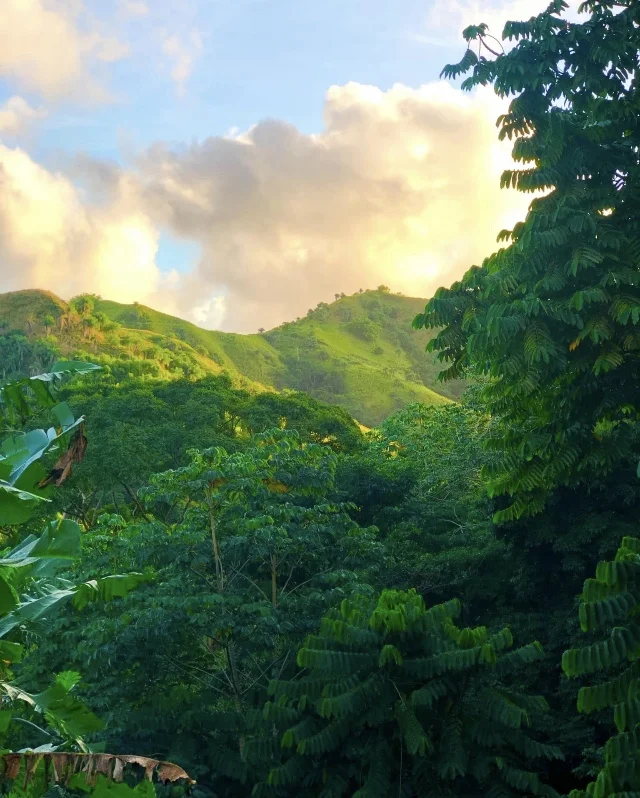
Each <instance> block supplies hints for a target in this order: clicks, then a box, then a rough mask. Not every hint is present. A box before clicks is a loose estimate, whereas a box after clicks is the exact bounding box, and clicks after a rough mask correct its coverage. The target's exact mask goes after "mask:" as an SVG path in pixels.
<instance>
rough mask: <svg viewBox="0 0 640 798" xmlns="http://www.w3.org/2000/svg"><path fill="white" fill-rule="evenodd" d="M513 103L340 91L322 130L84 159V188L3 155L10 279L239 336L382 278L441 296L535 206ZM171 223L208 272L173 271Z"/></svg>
mask: <svg viewBox="0 0 640 798" xmlns="http://www.w3.org/2000/svg"><path fill="white" fill-rule="evenodd" d="M499 112H500V108H499V107H498V105H497V101H496V99H495V97H494V96H493V94H491V93H490V92H480V93H478V94H476V95H472V96H470V95H463V94H461V93H460V92H459V91H457V90H455V89H453V88H452V87H450V86H449V85H447V84H445V83H433V84H429V85H426V86H423V87H421V88H419V89H411V88H408V87H406V86H402V85H397V86H394V87H393V88H391V89H390V90H388V91H386V92H385V91H381V90H379V89H377V88H375V87H372V86H364V85H360V84H355V83H350V84H347V85H344V86H334V87H332V88H331V89H330V90H329V91H328V93H327V97H326V105H325V125H324V130H323V131H322V132H321V133H318V134H315V135H307V134H304V133H302V132H300V131H299V130H297V129H296V128H295V127H293V126H291V125H289V124H287V123H286V122H282V121H278V120H266V121H263V122H261V123H259V124H258V125H256V126H255V127H253V128H251V129H250V130H248V131H246V132H244V133H241V134H235V135H234V136H229V137H212V138H209V139H206V140H204V141H201V142H198V143H194V144H191V145H189V146H184V147H181V148H175V147H170V146H169V145H167V144H165V143H158V144H156V145H155V146H153V147H152V148H151V149H150V150H148V151H147V152H145V153H143V154H142V155H141V156H140V158H139V160H138V162H137V163H136V164H135V165H133V166H131V167H130V168H128V169H120V168H117V167H113V166H109V165H106V164H103V163H97V162H95V161H91V160H87V159H84V160H83V161H81V162H79V163H78V165H77V169H78V170H79V173H80V176H81V177H82V178H83V181H82V183H83V185H84V186H85V187H86V188H85V191H84V192H81V191H80V190H79V189H78V188H76V187H75V185H74V183H73V182H71V180H70V178H69V177H68V176H63V175H60V174H53V173H51V172H47V171H46V170H44V169H43V168H41V167H40V166H38V165H36V164H35V163H33V161H31V160H30V159H29V157H28V156H27V155H26V154H25V153H23V152H21V151H19V150H11V149H8V148H6V147H0V170H1V172H0V180H1V185H0V240H1V242H2V243H1V245H0V247H1V250H0V257H1V258H2V260H1V262H2V263H3V264H4V265H3V267H2V274H1V275H0V289H2V290H11V289H12V288H19V287H33V286H37V287H42V288H49V289H51V290H53V291H56V292H58V293H59V294H61V295H63V296H69V295H71V294H73V293H76V292H78V291H80V290H84V291H86V290H91V291H96V292H98V293H100V294H102V295H103V296H108V297H110V298H113V299H118V300H122V301H131V300H133V299H137V300H138V301H141V302H147V303H149V304H154V305H155V306H156V307H160V308H162V309H165V310H167V311H169V312H175V313H180V314H181V315H183V316H188V317H191V318H194V319H196V320H197V321H198V322H199V323H202V324H204V325H205V326H207V325H210V326H214V325H215V326H218V325H219V324H220V322H221V323H222V326H223V328H224V329H228V330H238V331H251V330H255V329H256V328H258V327H261V326H262V327H270V326H273V325H275V324H278V323H280V322H282V321H284V320H287V319H290V318H294V317H296V316H297V315H302V314H304V313H305V312H306V310H307V309H308V308H310V307H313V306H315V305H316V304H317V302H318V301H320V300H328V299H330V298H332V296H333V294H334V293H335V292H339V291H345V292H347V293H350V292H353V291H357V290H358V289H359V288H361V287H362V288H367V287H372V286H376V285H378V284H380V283H385V284H387V285H389V286H390V287H391V288H392V289H393V290H399V291H403V292H405V293H408V294H413V295H418V296H425V297H427V296H429V295H431V294H432V293H433V291H434V290H435V289H436V288H437V287H438V286H439V285H443V284H448V283H450V282H451V281H453V280H455V279H457V278H458V277H460V275H461V274H462V273H463V272H464V271H465V270H466V269H467V268H468V267H469V266H470V265H471V264H472V263H475V262H478V261H479V260H481V259H482V258H483V257H484V256H485V255H487V254H489V252H491V251H492V250H493V249H494V248H495V237H496V234H497V233H498V232H499V230H500V229H502V228H503V227H508V226H511V225H512V224H513V223H514V222H515V221H516V220H517V219H519V218H521V217H522V215H523V214H524V212H525V209H526V202H527V199H526V198H525V197H522V196H521V195H518V194H516V193H514V192H506V191H501V190H500V189H499V187H498V185H499V183H498V181H499V175H500V172H501V171H502V169H503V168H504V167H505V166H506V165H507V164H508V163H509V145H508V144H506V145H503V144H500V143H498V141H497V134H496V129H495V119H496V117H497V115H498V113H499ZM163 229H164V230H166V231H167V232H169V233H171V234H172V235H174V236H177V237H182V238H184V239H188V240H192V241H196V242H197V243H199V245H200V248H201V252H202V257H201V259H200V262H199V263H198V265H197V267H196V268H195V269H192V270H191V271H190V272H187V273H179V272H177V271H176V272H174V273H172V274H169V275H163V274H161V273H160V271H159V270H158V267H157V265H156V260H155V258H156V251H157V246H158V238H159V231H161V230H163ZM221 315H222V319H221Z"/></svg>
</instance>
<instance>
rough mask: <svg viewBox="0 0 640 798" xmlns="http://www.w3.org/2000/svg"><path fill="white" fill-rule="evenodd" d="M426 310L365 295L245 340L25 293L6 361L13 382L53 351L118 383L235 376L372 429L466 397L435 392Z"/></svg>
mask: <svg viewBox="0 0 640 798" xmlns="http://www.w3.org/2000/svg"><path fill="white" fill-rule="evenodd" d="M424 303H425V300H423V299H418V298H412V297H404V296H400V295H397V294H391V293H390V292H388V291H387V290H386V289H384V288H382V289H378V290H376V291H364V292H362V293H359V294H354V295H352V296H342V297H341V298H339V299H337V300H336V301H335V302H333V303H331V304H326V303H320V304H319V305H318V306H317V307H316V308H315V309H313V310H310V311H309V312H308V314H307V316H306V317H305V318H303V319H298V320H296V321H294V322H288V323H285V324H282V325H281V326H280V327H277V328H275V329H273V330H269V331H264V332H261V333H256V334H254V335H238V334H233V333H222V332H217V331H211V330H203V329H201V328H200V327H197V326H196V325H194V324H191V323H189V322H187V321H184V320H182V319H178V318H175V317H173V316H169V315H167V314H165V313H160V312H158V311H156V310H153V309H152V308H147V307H144V306H142V305H137V304H136V305H123V304H120V303H117V302H111V301H109V300H103V299H100V298H98V297H80V298H76V299H75V300H72V301H71V302H70V303H66V302H64V301H63V300H61V299H59V298H58V297H56V296H54V295H53V294H49V293H47V292H43V291H17V292H12V293H8V294H2V295H0V355H4V368H3V371H4V373H5V376H6V373H7V372H9V373H11V372H13V371H16V370H20V369H22V370H24V369H25V368H26V367H27V365H31V364H32V363H33V361H34V359H35V360H36V362H37V365H41V362H42V360H43V359H46V353H47V351H50V353H51V357H54V356H58V355H65V356H79V357H88V358H91V359H93V360H95V361H97V362H100V363H101V364H102V365H103V366H104V367H105V369H106V370H107V371H108V372H110V373H112V375H113V376H114V378H115V379H116V380H122V379H125V378H126V377H127V376H135V377H141V378H148V379H159V378H177V377H188V378H197V377H201V376H205V375H206V374H219V373H222V372H226V373H228V374H229V376H230V377H231V380H232V382H233V384H234V385H236V386H237V387H243V388H246V389H249V390H252V391H259V390H273V389H277V390H283V389H291V390H298V391H305V392H306V393H308V394H310V395H311V396H314V397H316V398H318V399H322V400H324V401H329V402H333V403H335V404H339V405H341V406H343V407H344V408H346V409H347V410H348V411H349V412H350V413H351V414H352V415H353V416H354V417H355V418H357V419H358V420H359V421H361V422H362V423H364V424H368V425H373V424H377V423H378V422H380V421H381V420H382V419H383V418H385V417H386V416H388V415H389V414H390V413H392V412H394V411H395V410H397V409H398V408H400V407H402V406H404V405H406V404H408V403H409V402H422V403H425V404H442V403H445V402H447V401H448V399H451V398H455V397H456V396H458V395H459V392H460V390H461V388H462V386H461V385H460V384H448V385H446V386H442V385H440V384H438V383H436V374H437V371H438V366H437V364H436V363H435V362H434V360H433V358H432V356H430V355H428V354H427V353H425V351H424V348H425V345H426V343H427V341H428V339H429V334H428V333H427V332H425V331H414V330H412V329H411V320H412V319H413V317H414V316H415V315H416V313H418V312H419V311H420V310H421V309H422V308H423V307H424ZM18 350H21V355H20V354H18ZM38 352H39V354H37V353H38ZM38 358H39V359H38ZM1 376H2V373H0V377H1Z"/></svg>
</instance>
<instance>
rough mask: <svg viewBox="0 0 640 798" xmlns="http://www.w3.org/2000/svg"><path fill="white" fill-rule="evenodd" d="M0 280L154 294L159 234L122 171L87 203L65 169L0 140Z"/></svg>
mask: <svg viewBox="0 0 640 798" xmlns="http://www.w3.org/2000/svg"><path fill="white" fill-rule="evenodd" d="M0 182H1V185H2V191H1V192H0V263H2V264H3V265H2V269H0V286H1V288H2V290H5V291H9V290H16V289H20V288H44V289H49V290H52V291H54V292H56V293H58V294H60V295H62V296H64V297H69V296H71V295H73V294H76V293H79V292H81V291H92V292H96V293H99V294H101V295H103V296H106V297H113V298H117V299H122V300H123V301H133V300H136V299H138V300H143V299H145V298H149V297H151V296H153V294H154V292H155V290H156V289H157V287H158V285H159V273H158V269H157V267H156V265H155V255H156V251H157V245H158V233H157V231H156V230H155V228H154V226H153V225H152V223H151V222H150V220H149V219H148V217H147V216H146V215H145V214H144V212H142V211H141V210H140V203H139V198H138V196H137V194H136V190H135V187H134V186H133V185H132V184H131V182H130V181H129V180H127V179H126V177H124V176H123V177H122V178H121V179H120V180H119V182H118V184H117V185H115V186H113V187H112V191H111V197H110V199H109V201H108V202H105V203H102V204H100V205H95V206H94V205H91V204H90V203H88V202H87V201H86V200H85V199H84V198H83V197H82V195H81V194H80V192H79V191H78V190H77V188H75V187H74V186H73V184H72V183H71V182H70V181H69V180H68V179H67V178H66V177H64V176H63V175H61V174H56V173H52V172H49V171H47V170H45V169H44V168H42V167H41V166H39V165H38V164H36V163H35V162H34V161H33V160H32V159H31V158H30V157H29V156H28V155H27V154H26V153H25V152H23V151H22V150H20V149H10V148H8V147H5V146H3V145H0Z"/></svg>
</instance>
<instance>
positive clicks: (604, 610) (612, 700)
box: [562, 537, 640, 798]
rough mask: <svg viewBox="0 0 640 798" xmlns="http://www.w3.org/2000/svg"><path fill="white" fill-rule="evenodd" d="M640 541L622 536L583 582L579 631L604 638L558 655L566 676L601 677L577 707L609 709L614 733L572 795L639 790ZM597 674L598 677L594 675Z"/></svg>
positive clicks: (603, 796)
mask: <svg viewBox="0 0 640 798" xmlns="http://www.w3.org/2000/svg"><path fill="white" fill-rule="evenodd" d="M639 584H640V541H639V540H638V539H637V538H631V537H625V538H624V539H623V540H622V545H621V546H620V548H619V549H618V551H617V553H616V556H615V559H614V560H613V561H611V562H606V561H603V562H600V563H599V564H598V568H597V570H596V576H595V579H587V580H586V582H585V583H584V590H583V592H582V601H581V603H580V626H581V627H582V631H583V632H587V633H588V632H591V633H593V632H605V633H606V634H607V637H606V638H605V639H604V640H602V639H601V640H597V641H596V642H594V643H592V644H591V645H588V646H586V647H584V648H578V649H570V650H568V651H566V652H565V653H564V655H563V657H562V668H563V670H564V672H565V673H566V675H567V676H569V677H572V678H575V677H578V676H585V675H588V676H591V680H592V681H596V680H595V679H594V677H593V676H592V674H598V673H601V674H602V676H603V677H604V680H602V678H600V679H597V681H596V683H595V684H593V683H592V684H589V685H587V686H584V687H581V688H580V691H579V693H578V711H579V712H583V713H585V714H591V713H593V712H598V711H601V710H603V709H613V716H614V722H615V725H616V727H617V732H618V733H617V734H616V735H614V736H613V737H611V738H610V739H609V741H608V742H607V743H606V745H605V747H604V760H605V761H604V766H603V767H602V769H601V770H600V772H599V773H598V775H597V777H596V779H595V781H594V782H592V783H590V784H589V785H588V786H587V789H586V790H573V791H572V792H571V798H586V796H591V797H592V798H608V797H609V796H611V798H613V796H617V795H634V794H637V793H638V792H640V701H639V700H638V693H639V688H640V648H639V645H640V624H639V623H638V610H639V609H640V604H639V602H638V595H639V594H638V585H639ZM596 678H597V677H596Z"/></svg>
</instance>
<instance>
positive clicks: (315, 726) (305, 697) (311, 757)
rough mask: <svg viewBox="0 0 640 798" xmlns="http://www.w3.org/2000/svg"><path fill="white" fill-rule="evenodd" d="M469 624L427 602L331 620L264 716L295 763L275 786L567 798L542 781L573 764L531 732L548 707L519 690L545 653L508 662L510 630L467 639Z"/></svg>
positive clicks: (283, 768)
mask: <svg viewBox="0 0 640 798" xmlns="http://www.w3.org/2000/svg"><path fill="white" fill-rule="evenodd" d="M459 614H460V604H459V602H457V601H449V602H447V603H446V604H439V605H435V606H432V607H430V608H428V609H427V608H426V607H425V604H424V601H423V599H422V598H421V597H420V596H419V595H418V594H417V593H416V592H415V591H409V592H398V591H384V592H383V593H382V594H381V596H380V597H379V598H378V599H377V600H375V599H371V598H364V597H358V598H355V599H353V600H345V601H343V602H342V604H341V606H340V609H339V610H333V611H330V612H329V613H328V614H327V615H326V616H325V618H324V619H323V622H322V624H321V627H320V632H319V633H318V634H316V635H312V636H311V637H309V638H308V640H307V642H306V643H305V645H304V646H303V648H302V649H300V651H299V653H298V665H299V666H300V667H301V668H303V669H304V670H303V671H302V673H301V674H300V675H298V676H297V677H296V678H294V679H293V680H290V681H286V680H285V681H283V680H274V681H272V682H271V684H270V687H269V692H270V693H271V695H272V696H273V700H272V702H271V703H268V704H267V705H266V706H265V709H264V716H265V719H266V720H268V721H270V722H273V723H274V724H275V725H276V727H278V728H279V729H284V731H282V732H279V733H280V734H281V746H282V748H284V749H285V750H289V751H291V753H290V755H289V756H288V757H287V756H285V758H284V760H283V762H282V763H281V764H279V765H277V766H275V767H273V768H272V770H271V772H270V774H269V777H268V784H269V785H271V786H273V787H280V786H285V787H287V788H288V789H289V791H290V793H291V794H296V795H300V796H303V795H304V796H306V795H309V796H312V795H332V796H333V795H335V796H340V795H345V796H346V795H349V796H356V795H357V796H387V795H390V794H392V793H393V794H395V792H396V791H397V790H400V793H401V794H402V795H406V796H412V795H416V796H417V795H422V794H424V790H425V789H426V788H427V787H428V789H429V790H430V791H431V794H434V795H435V794H440V795H444V794H455V795H471V794H474V792H475V794H477V793H478V792H482V794H488V792H486V791H488V790H489V789H491V790H493V792H494V793H496V794H497V791H498V790H500V789H502V790H503V793H504V794H505V795H517V794H522V793H524V794H525V795H541V796H552V795H556V793H555V791H554V790H552V789H551V788H550V787H548V786H546V785H545V784H544V783H543V782H542V781H541V780H540V778H539V777H538V775H537V774H536V773H535V772H533V771H532V770H531V768H532V766H533V763H534V761H535V760H537V759H542V760H544V759H554V758H561V754H560V752H559V751H558V750H557V749H556V748H554V747H553V746H548V745H545V744H543V743H540V742H538V741H537V740H536V739H535V733H533V734H532V733H531V732H530V731H529V728H530V727H531V728H535V724H536V717H537V715H538V714H539V713H541V712H544V711H545V709H546V702H545V701H544V699H542V698H540V697H537V696H529V695H525V694H522V693H521V692H520V691H519V690H518V688H517V686H516V687H514V686H513V678H512V675H513V674H517V672H518V670H519V669H520V668H521V667H522V666H524V665H526V664H527V663H530V662H534V661H536V660H538V659H539V658H540V657H541V656H542V649H541V647H540V645H539V644H538V643H532V644H530V645H527V646H524V647H521V648H517V649H514V650H512V651H510V652H509V653H505V652H507V651H508V649H510V647H511V645H512V637H511V633H510V632H509V630H508V629H502V630H500V631H497V632H495V633H490V632H488V631H487V629H486V628H485V627H478V628H475V629H472V628H459V627H458V626H457V624H456V618H457V617H458V616H459ZM328 773H330V774H331V779H332V783H333V786H332V787H331V789H329V788H327V787H326V786H324V787H323V784H324V782H325V780H326V776H327V774H328ZM259 794H262V791H261V793H259ZM264 794H268V792H264ZM276 794H279V793H276Z"/></svg>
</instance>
